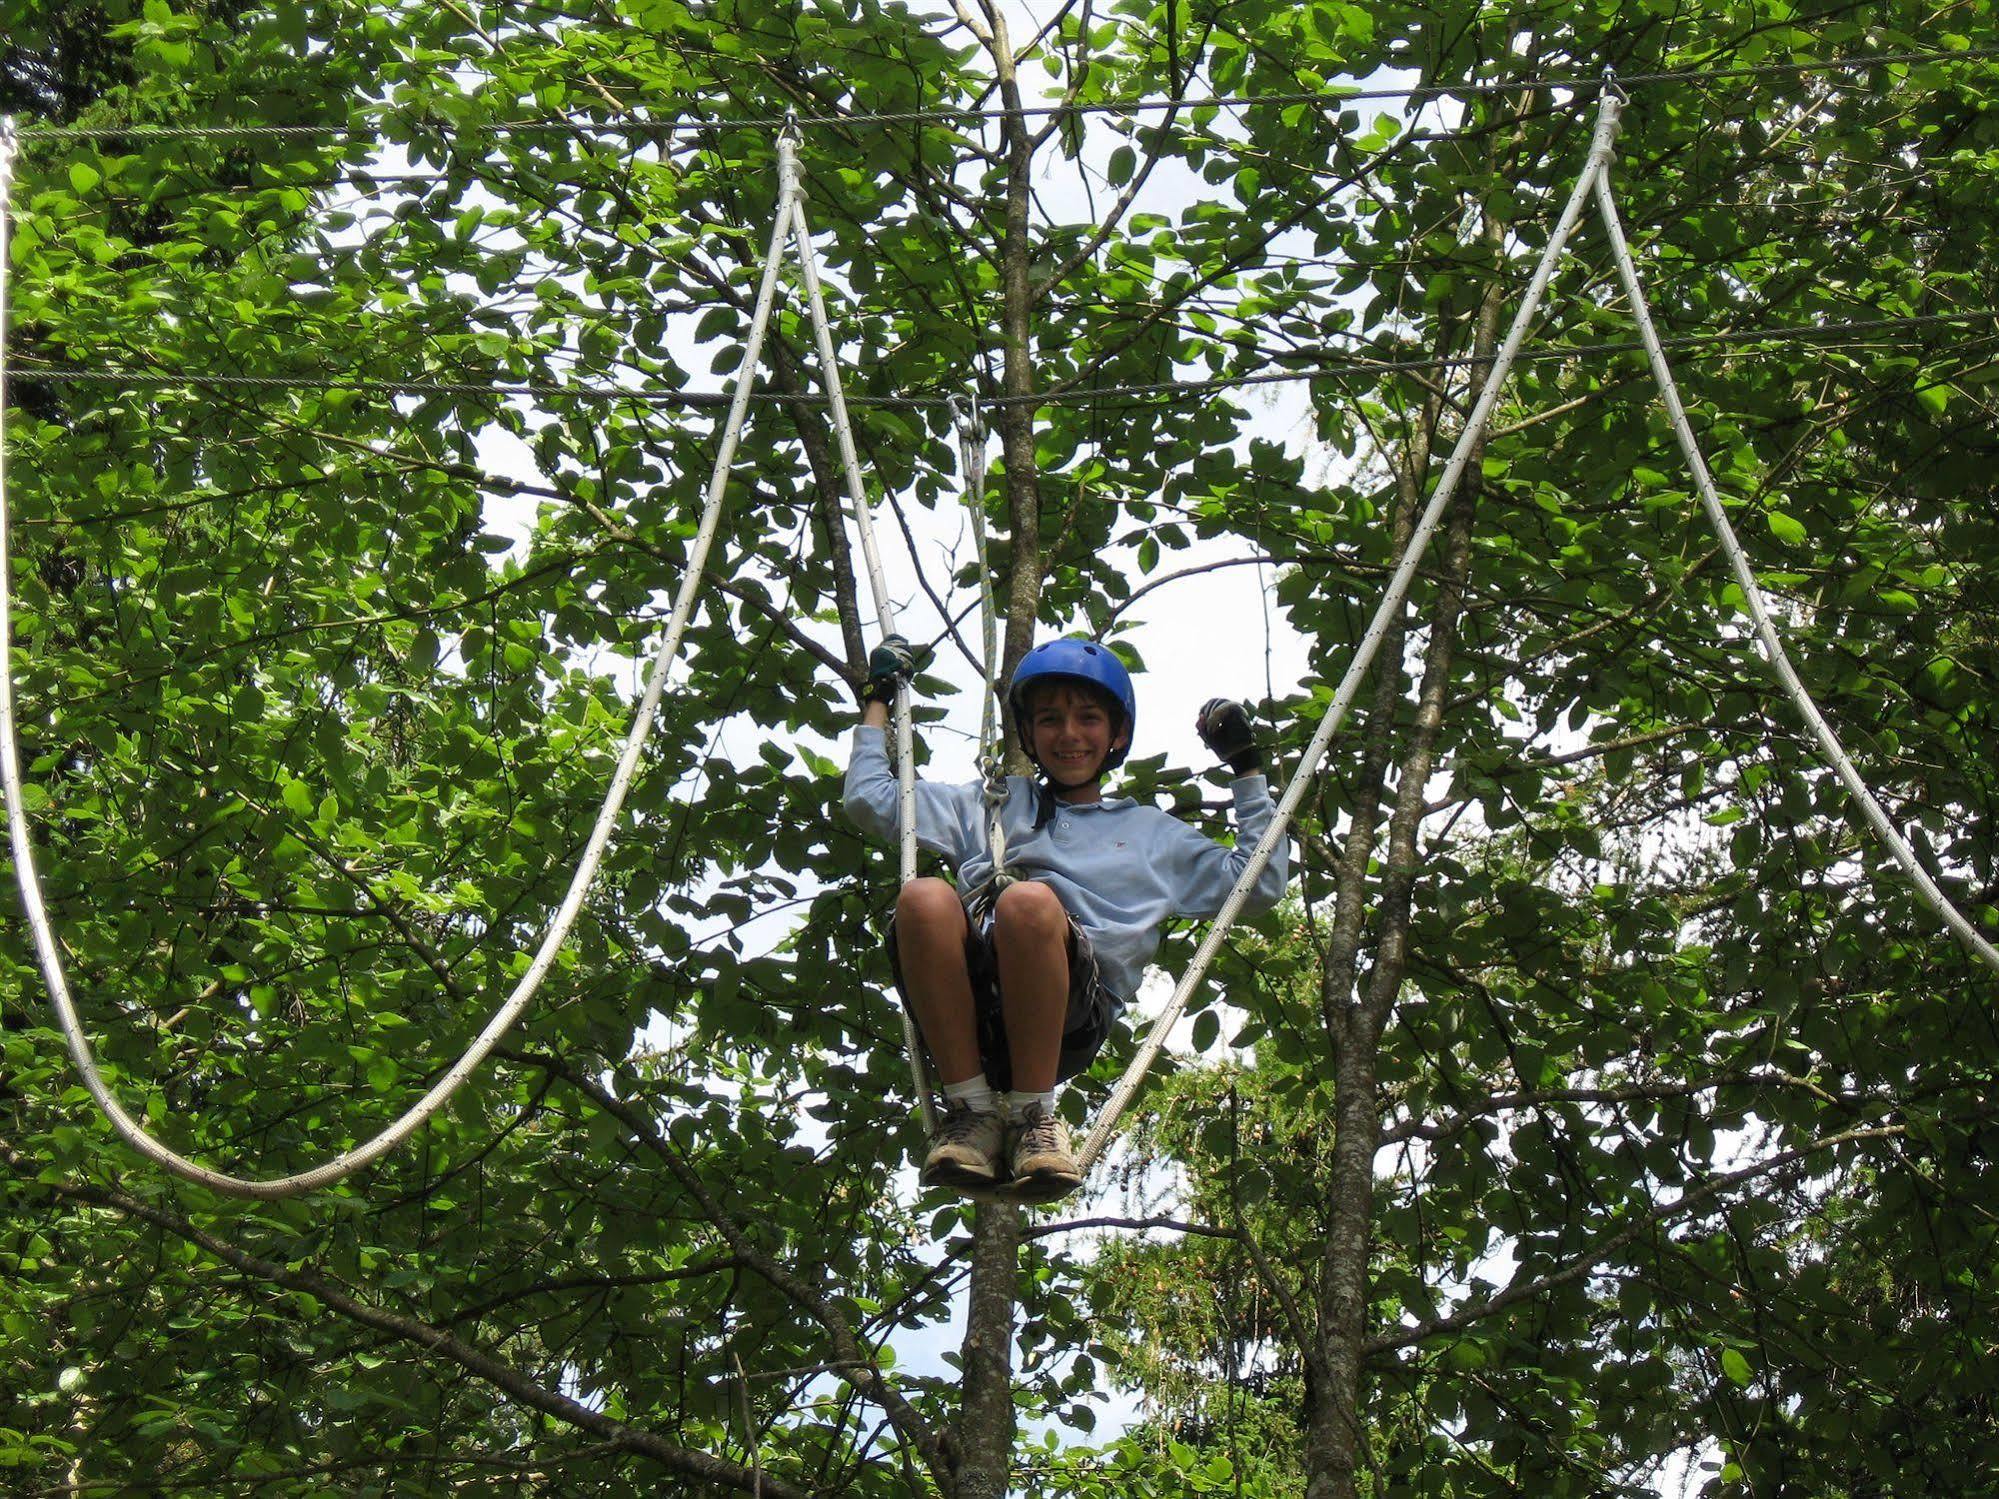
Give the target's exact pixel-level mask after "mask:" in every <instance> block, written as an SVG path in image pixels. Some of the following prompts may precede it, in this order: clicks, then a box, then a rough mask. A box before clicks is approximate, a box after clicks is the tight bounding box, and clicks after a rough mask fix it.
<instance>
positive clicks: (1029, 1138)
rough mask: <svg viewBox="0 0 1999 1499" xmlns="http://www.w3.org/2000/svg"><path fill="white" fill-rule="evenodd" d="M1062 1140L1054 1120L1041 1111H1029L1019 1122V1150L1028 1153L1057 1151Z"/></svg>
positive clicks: (1036, 1109)
mask: <svg viewBox="0 0 1999 1499" xmlns="http://www.w3.org/2000/svg"><path fill="white" fill-rule="evenodd" d="M1061 1144H1062V1138H1061V1136H1060V1134H1058V1133H1057V1131H1056V1128H1055V1120H1054V1119H1053V1118H1052V1117H1051V1116H1050V1115H1048V1114H1046V1113H1044V1112H1043V1111H1042V1110H1040V1109H1038V1108H1035V1109H1029V1110H1028V1111H1027V1112H1026V1113H1025V1114H1023V1115H1022V1116H1021V1120H1020V1148H1021V1149H1022V1150H1029V1151H1044V1150H1057V1149H1059V1148H1060V1147H1061Z"/></svg>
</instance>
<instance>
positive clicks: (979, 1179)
mask: <svg viewBox="0 0 1999 1499" xmlns="http://www.w3.org/2000/svg"><path fill="white" fill-rule="evenodd" d="M917 1180H918V1181H920V1182H922V1183H923V1185H924V1186H926V1187H949V1188H951V1189H952V1190H954V1191H964V1190H966V1189H967V1188H978V1187H990V1186H992V1185H993V1183H994V1182H995V1181H997V1180H998V1176H997V1174H996V1173H995V1172H993V1171H991V1170H990V1169H989V1170H987V1171H986V1172H985V1173H984V1174H983V1175H982V1174H981V1173H980V1172H979V1170H978V1168H977V1167H975V1166H969V1165H966V1164H965V1163H964V1162H962V1161H941V1162H939V1163H938V1164H937V1165H935V1166H932V1167H929V1168H928V1169H926V1170H924V1171H923V1172H922V1173H920V1174H919V1175H918V1177H917Z"/></svg>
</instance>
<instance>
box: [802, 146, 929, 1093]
mask: <svg viewBox="0 0 1999 1499" xmlns="http://www.w3.org/2000/svg"><path fill="white" fill-rule="evenodd" d="M797 141H798V138H797V134H796V131H795V130H793V129H790V128H787V129H786V131H785V133H784V134H783V135H782V136H780V137H779V139H778V154H779V159H780V160H781V161H782V160H790V159H791V158H792V156H793V154H794V153H795V152H796V151H797V149H798V144H797ZM789 181H790V184H791V185H790V187H789V189H788V191H787V192H786V194H785V197H784V200H783V202H782V204H781V205H780V207H779V210H778V221H779V222H780V223H781V224H783V223H788V224H789V225H790V227H791V231H792V240H793V248H794V249H795V250H796V251H797V253H798V269H799V272H800V274H801V276H802V277H803V279H804V282H805V301H806V305H807V307H808V308H810V310H811V314H812V337H813V341H814V342H815V344H816V345H817V346H818V350H819V368H820V372H821V374H822V376H823V378H824V379H825V382H826V405H827V409H828V411H829V413H830V414H831V416H832V418H833V436H834V439H835V441H836V442H837V443H838V444H839V448H840V466H841V468H842V469H843V470H844V474H845V478H846V481H847V504H848V508H849V509H851V510H852V511H853V513H854V527H855V530H856V531H857V532H858V534H859V536H860V540H861V556H862V558H863V560H864V561H865V562H866V564H867V569H868V585H869V587H870V588H871V589H872V590H873V592H874V600H875V622H876V627H877V628H878V629H879V630H880V631H881V634H882V636H883V637H884V638H886V637H888V636H890V635H893V634H894V633H895V604H894V602H893V601H892V600H891V599H890V598H889V592H888V575H887V574H886V573H885V572H884V571H883V570H882V559H881V549H880V548H879V547H878V546H877V545H876V544H875V527H874V517H873V516H872V515H871V514H870V513H869V509H868V501H867V496H866V495H865V494H864V493H863V491H862V488H861V460H860V457H859V455H858V454H857V453H856V452H855V450H854V428H853V424H852V423H851V422H850V421H849V420H848V418H847V398H846V393H845V391H844V390H843V389H842V387H841V383H840V359H839V353H838V351H837V350H836V349H835V348H834V347H833V330H832V326H831V324H830V323H829V322H828V320H827V317H826V302H825V298H824V297H823V296H822V295H821V293H820V287H819V258H818V255H817V253H816V252H815V251H814V250H813V248H812V227H811V225H810V224H808V223H807V222H806V219H805V193H804V191H803V190H802V188H801V187H800V186H799V184H798V179H797V174H796V172H795V171H794V172H793V173H792V175H791V177H790V179H789ZM892 714H893V718H894V721H895V772H896V828H897V832H898V834H899V838H898V853H899V858H898V860H897V867H898V870H899V874H898V886H901V885H907V884H908V883H909V882H910V881H911V880H913V879H915V878H916V754H915V747H914V745H913V744H912V742H911V734H910V723H909V683H907V682H898V683H896V688H895V704H894V707H893V709H892ZM900 1008H901V1010H902V1044H903V1049H904V1051H906V1052H907V1053H908V1055H909V1070H910V1075H911V1077H912V1078H913V1079H914V1082H915V1087H916V1097H917V1102H918V1106H919V1107H920V1108H921V1110H922V1113H923V1127H924V1129H925V1130H928V1131H935V1129H936V1128H937V1103H936V1100H935V1099H933V1098H932V1097H931V1096H930V1078H929V1069H928V1067H927V1066H926V1065H925V1063H924V1060H923V1041H922V1038H921V1036H920V1035H919V1034H918V1032H917V1029H916V1017H915V1016H914V1015H912V1014H911V1013H910V1011H909V1006H907V1005H903V1006H901V1007H900Z"/></svg>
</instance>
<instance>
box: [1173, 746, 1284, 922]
mask: <svg viewBox="0 0 1999 1499" xmlns="http://www.w3.org/2000/svg"><path fill="white" fill-rule="evenodd" d="M1230 790H1231V793H1232V794H1233V795H1234V797H1235V808H1234V810H1235V825H1236V841H1235V847H1233V848H1227V847H1224V846H1223V845H1222V844H1219V843H1216V842H1215V841H1214V840H1213V839H1211V838H1208V837H1206V836H1205V835H1203V834H1202V833H1201V832H1200V831H1199V830H1198V829H1195V828H1191V827H1189V826H1187V824H1185V823H1181V822H1176V823H1175V826H1176V827H1177V828H1178V829H1179V833H1178V835H1177V836H1176V837H1175V838H1174V839H1173V840H1172V844H1171V846H1170V848H1168V849H1167V850H1165V851H1164V852H1165V854H1166V856H1167V858H1168V859H1169V860H1170V862H1171V873H1170V876H1169V879H1170V883H1171V887H1172V889H1173V892H1174V904H1175V907H1176V910H1175V914H1176V915H1180V916H1213V915H1214V914H1215V913H1216V912H1218V911H1220V910H1221V908H1222V904H1223V902H1225V901H1226V900H1227V899H1228V896H1229V892H1230V891H1231V890H1233V889H1234V888H1235V885H1236V881H1237V880H1239V879H1241V878H1242V872H1243V871H1244V870H1245V869H1247V868H1248V867H1249V860H1250V855H1251V854H1252V853H1253V852H1254V851H1255V849H1256V845H1257V843H1258V841H1259V840H1260V839H1261V838H1262V837H1263V834H1264V830H1265V829H1266V828H1268V827H1269V826H1270V823H1271V819H1272V818H1274V817H1275V816H1276V815H1277V804H1276V803H1275V802H1273V801H1272V800H1271V799H1270V783H1269V782H1268V781H1267V780H1265V779H1264V778H1263V777H1262V776H1260V775H1253V776H1240V777H1238V778H1237V779H1236V780H1235V781H1234V782H1233V783H1232V784H1231V787H1230ZM1290 854H1291V848H1290V841H1289V840H1288V839H1279V840H1278V844H1277V847H1275V848H1274V849H1272V850H1271V851H1270V862H1269V863H1268V864H1266V865H1264V866H1263V873H1262V874H1261V875H1259V876H1258V877H1257V881H1256V884H1255V886H1254V887H1253V888H1252V889H1251V890H1250V892H1249V900H1248V901H1247V903H1246V904H1247V907H1248V909H1250V910H1252V911H1267V910H1269V909H1270V908H1271V907H1273V906H1275V905H1276V904H1277V903H1278V901H1280V900H1282V899H1283V898H1284V886H1285V884H1286V882H1287V881H1288V880H1289V878H1290V873H1291V858H1290Z"/></svg>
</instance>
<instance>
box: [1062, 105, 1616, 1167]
mask: <svg viewBox="0 0 1999 1499" xmlns="http://www.w3.org/2000/svg"><path fill="white" fill-rule="evenodd" d="M1623 107H1624V96H1623V95H1622V94H1621V93H1619V92H1618V91H1617V90H1616V89H1614V88H1606V89H1605V90H1604V93H1603V97H1602V100H1601V102H1600V104H1599V105H1598V109H1597V118H1596V130H1595V133H1594V134H1593V136H1592V137H1591V139H1590V148H1589V155H1588V157H1587V159H1586V160H1585V161H1584V163H1583V169H1582V173H1581V175H1579V176H1578V177H1577V178H1576V185H1575V188H1574V189H1573V190H1572V191H1571V192H1570V194H1569V201H1568V203H1567V204H1566V205H1565V206H1564V207H1563V209H1562V216H1561V218H1560V219H1559V220H1558V221H1557V222H1556V224H1555V228H1554V232H1553V233H1552V234H1550V235H1549V236H1548V243H1547V246H1546V247H1545V248H1544V249H1543V250H1542V252H1541V260H1540V264H1538V265H1537V266H1535V268H1534V276H1533V279H1532V280H1531V281H1530V282H1529V283H1528V285H1527V291H1526V294H1525V295H1524V296H1523V297H1522V298H1521V300H1520V309H1519V311H1518V312H1516V313H1515V314H1514V316H1513V325H1512V326H1511V327H1510V328H1509V329H1508V330H1507V333H1506V340H1505V342H1504V343H1503V344H1502V345H1501V346H1500V350H1499V353H1498V355H1497V357H1495V358H1494V360H1493V362H1492V368H1491V369H1490V370H1489V371H1488V372H1487V374H1486V377H1485V387H1484V389H1482V390H1481V391H1480V392H1479V397H1478V401H1477V404H1475V405H1474V406H1473V407H1472V410H1471V414H1470V415H1469V416H1467V417H1466V418H1465V424H1464V429H1463V431H1461V432H1460V433H1459V434H1458V441H1457V446H1456V447H1455V448H1453V449H1452V451H1451V457H1450V462H1449V463H1448V464H1446V465H1445V467H1444V472H1443V476H1442V477H1441V478H1440V479H1439V480H1438V481H1437V488H1436V492H1435V493H1434V494H1432V495H1431V496H1430V503H1429V504H1428V506H1426V507H1425V509H1424V511H1423V514H1422V517H1421V519H1419V520H1418V521H1417V523H1416V529H1415V530H1414V531H1412V532H1411V533H1410V535H1409V544H1408V546H1406V547H1405V548H1403V551H1402V559H1401V561H1400V562H1399V563H1398V564H1397V565H1396V568H1395V573H1394V575H1393V576H1392V577H1391V578H1390V580H1389V583H1388V589H1387V592H1385V593H1384V594H1383V595H1382V598H1381V603H1380V605H1379V606H1378V607H1377V608H1376V609H1375V611H1374V618H1373V620H1372V621H1370V622H1369V624H1368V627H1367V632H1366V633H1365V634H1364V635H1362V636H1361V640H1360V645H1359V647H1358V648H1357V649H1356V650H1355V651H1354V655H1353V660H1352V661H1350V662H1349V663H1348V664H1347V670H1346V675H1345V676H1344V677H1342V678H1341V679H1340V685H1339V688H1338V690H1337V691H1335V692H1334V694H1333V701H1332V705H1331V706H1330V707H1329V708H1327V710H1326V716H1325V718H1324V719H1322V720H1321V721H1320V723H1319V729H1318V732H1317V733H1315V734H1314V735H1313V736H1312V742H1311V743H1310V744H1309V745H1308V746H1307V747H1306V749H1305V754H1304V757H1303V758H1302V759H1301V760H1300V761H1299V762H1298V769H1297V770H1296V771H1295V772H1294V773H1293V775H1292V777H1291V781H1290V784H1289V785H1287V786H1286V787H1285V788H1284V797H1283V800H1281V801H1280V802H1279V803H1278V804H1277V812H1276V815H1275V816H1273V817H1272V818H1271V820H1270V826H1269V827H1267V828H1265V829H1264V832H1263V836H1262V837H1261V838H1260V839H1258V840H1257V844H1256V848H1255V849H1254V850H1253V851H1252V852H1251V854H1250V856H1249V862H1248V864H1246V865H1245V866H1244V867H1243V872H1242V874H1241V876H1240V877H1239V878H1238V879H1237V880H1236V884H1235V888H1234V889H1233V890H1231V891H1230V892H1229V894H1228V899H1227V900H1225V901H1224V902H1223V903H1222V908H1221V910H1220V911H1219V912H1218V913H1217V914H1216V916H1215V919H1214V921H1213V922H1212V923H1211V924H1210V925H1209V927H1208V932H1207V935H1206V936H1205V937H1203V938H1202V939H1201V945H1200V946H1199V947H1198V948H1197V949H1196V950H1195V952H1194V959H1193V962H1192V963H1190V964H1189V965H1188V967H1187V971H1186V972H1185V973H1184V974H1182V975H1181V977H1180V982H1179V984H1178V986H1177V987H1176V988H1175V989H1174V991H1173V997H1172V998H1171V999H1169V1000H1168V1001H1167V1003H1166V1007H1165V1008H1164V1009H1162V1010H1161V1011H1160V1012H1159V1017H1158V1019H1156V1020H1154V1021H1153V1023H1152V1029H1151V1030H1150V1031H1148V1032H1147V1033H1146V1037H1145V1041H1144V1043H1143V1044H1142V1045H1141V1046H1140V1047H1139V1049H1138V1054H1137V1055H1136V1056H1135V1057H1133V1058H1132V1060H1131V1065H1130V1066H1129V1067H1127V1068H1126V1069H1125V1073H1124V1076H1123V1077H1122V1078H1120V1079H1119V1080H1118V1085H1117V1087H1116V1089H1115V1090H1114V1091H1113V1092H1112V1094H1111V1096H1110V1098H1109V1099H1108V1100H1107V1101H1106V1102H1105V1104H1104V1107H1103V1108H1102V1109H1101V1110H1100V1111H1099V1112H1098V1114H1097V1118H1096V1122H1095V1123H1094V1124H1093V1125H1092V1126H1091V1128H1090V1133H1089V1137H1088V1138H1087V1139H1085V1140H1084V1142H1083V1147H1082V1149H1081V1150H1080V1151H1079V1152H1078V1153H1077V1164H1078V1165H1079V1166H1080V1167H1081V1168H1082V1169H1083V1170H1085V1171H1087V1170H1089V1169H1090V1167H1091V1165H1093V1164H1094V1163H1095V1161H1096V1160H1097V1158H1098V1157H1099V1156H1100V1155H1102V1154H1103V1151H1104V1146H1105V1145H1106V1144H1108V1143H1109V1141H1110V1137H1111V1134H1112V1132H1113V1131H1115V1130H1116V1128H1117V1122H1118V1120H1119V1118H1120V1117H1121V1116H1122V1115H1123V1113H1124V1111H1125V1109H1126V1108H1127V1107H1129V1106H1130V1104H1131V1100H1132V1099H1133V1097H1135V1096H1136V1095H1137V1093H1138V1090H1139V1087H1140V1086H1141V1085H1142V1084H1143V1083H1144V1081H1145V1075H1146V1073H1147V1072H1148V1071H1150V1070H1151V1067H1152V1063H1153V1061H1154V1059H1155V1058H1157V1057H1158V1055H1159V1053H1160V1051H1161V1049H1162V1048H1164V1046H1165V1045H1166V1037H1167V1033H1168V1032H1170V1031H1171V1030H1172V1029H1173V1025H1174V1022H1176V1021H1177V1020H1179V1018H1180V1016H1181V1013H1182V1012H1183V1011H1184V1010H1185V1009H1186V1008H1187V1001H1188V999H1189V998H1190V997H1191V996H1192V994H1193V992H1194V990H1195V988H1196V987H1197V986H1198V985H1199V984H1200V982H1201V980H1202V979H1203V978H1204V977H1206V975H1207V972H1208V967H1209V965H1210V964H1212V963H1213V962H1214V960H1215V955H1216V953H1218V952H1219V951H1220V950H1221V946H1222V942H1223V940H1224V939H1225V938H1226V937H1227V936H1228V934H1229V928H1230V927H1232V926H1234V925H1235V921H1236V918H1237V917H1238V916H1239V915H1241V913H1242V908H1243V906H1244V904H1245V903H1246V902H1247V901H1248V899H1249V892H1250V891H1251V890H1252V889H1254V888H1255V886H1256V881H1257V879H1258V877H1259V876H1261V875H1262V873H1263V871H1264V868H1265V866H1266V865H1268V864H1269V863H1270V856H1271V854H1272V853H1274V852H1275V851H1276V848H1277V845H1278V843H1279V841H1280V840H1282V838H1283V837H1284V835H1285V832H1286V830H1287V829H1288V828H1289V827H1290V825H1291V818H1292V816H1293V815H1294V814H1295V813H1296V812H1297V810H1298V804H1299V803H1300V802H1301V801H1303V800H1304V796H1305V792H1306V789H1307V788H1308V787H1309V786H1310V784H1311V782H1312V778H1313V775H1314V774H1315V773H1316V772H1317V770H1318V768H1319V762H1320V761H1321V760H1322V759H1323V758H1324V757H1325V753H1326V750H1327V747H1328V746H1330V745H1331V743H1332V740H1333V735H1334V734H1336V733H1337V732H1339V728H1340V725H1341V724H1342V723H1343V722H1344V721H1345V720H1346V716H1347V710H1348V709H1349V708H1350V707H1352V705H1353V700H1354V697H1355V695H1356V694H1357V693H1358V692H1359V691H1360V685H1361V681H1362V679H1363V678H1364V677H1365V676H1366V675H1367V669H1368V667H1369V665H1370V664H1372V662H1373V661H1374V656H1375V652H1376V651H1377V650H1379V649H1380V646H1381V641H1382V637H1383V636H1385V635H1386V634H1387V633H1388V628H1389V625H1390V624H1391V623H1392V622H1393V621H1394V619H1395V618H1396V616H1397V615H1398V613H1399V612H1400V611H1401V608H1402V602H1403V600H1404V598H1406V597H1407V595H1408V592H1409V585H1410V582H1411V580H1413V579H1414V578H1415V576H1416V567H1417V564H1418V563H1419V562H1420V561H1421V560H1422V556H1423V552H1424V550H1425V549H1426V548H1427V547H1428V546H1429V543H1430V537H1431V536H1432V535H1433V534H1434V533H1435V531H1436V529H1437V526H1438V524H1439V523H1440V522H1441V521H1442V520H1443V517H1444V511H1445V509H1446V508H1447V507H1448V506H1449V505H1450V502H1451V496H1452V495H1453V494H1455V493H1456V492H1457V487H1458V481H1459V479H1460V478H1461V477H1462V476H1463V474H1464V471H1465V467H1466V465H1467V464H1468V463H1469V462H1470V461H1471V455H1472V451H1473V450H1474V449H1475V448H1476V447H1477V445H1478V443H1479V440H1480V438H1481V437H1483V436H1484V434H1485V427H1486V423H1487V421H1488V420H1490V418H1491V416H1492V408H1493V406H1494V405H1495V403H1496V402H1497V401H1498V399H1499V389H1500V386H1501V385H1503V384H1504V383H1505V381H1506V377H1507V374H1508V373H1509V372H1510V371H1511V370H1512V368H1513V361H1514V358H1515V356H1516V355H1517V354H1518V353H1519V351H1520V345H1521V343H1522V342H1523V341H1524V340H1525V339H1526V336H1527V328H1528V325H1529V324H1530V323H1531V322H1532V321H1533V318H1534V314H1535V311H1536V310H1537V309H1538V308H1539V306H1540V302H1541V296H1542V293H1543V292H1545V291H1546V290H1547V286H1548V279H1549V277H1550V276H1551V275H1552V274H1553V273H1554V269H1555V262H1556V260H1557V259H1558V258H1559V257H1560V255H1561V253H1562V247H1563V246H1564V245H1565V244H1567V243H1568V239H1569V235H1570V234H1571V233H1572V232H1573V231H1574V229H1575V227H1576V220H1577V219H1578V218H1580V217H1581V215H1582V209H1583V204H1584V202H1585V201H1586V200H1587V198H1588V196H1589V193H1590V189H1591V187H1592V185H1593V184H1594V183H1595V182H1596V180H1597V179H1598V178H1599V177H1600V176H1601V175H1602V174H1603V172H1604V171H1605V170H1606V169H1607V167H1608V165H1609V162H1610V153H1611V147H1612V145H1613V144H1614V143H1615V142H1616V140H1617V125H1618V118H1619V116H1620V114H1621V113H1622V111H1623Z"/></svg>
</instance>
